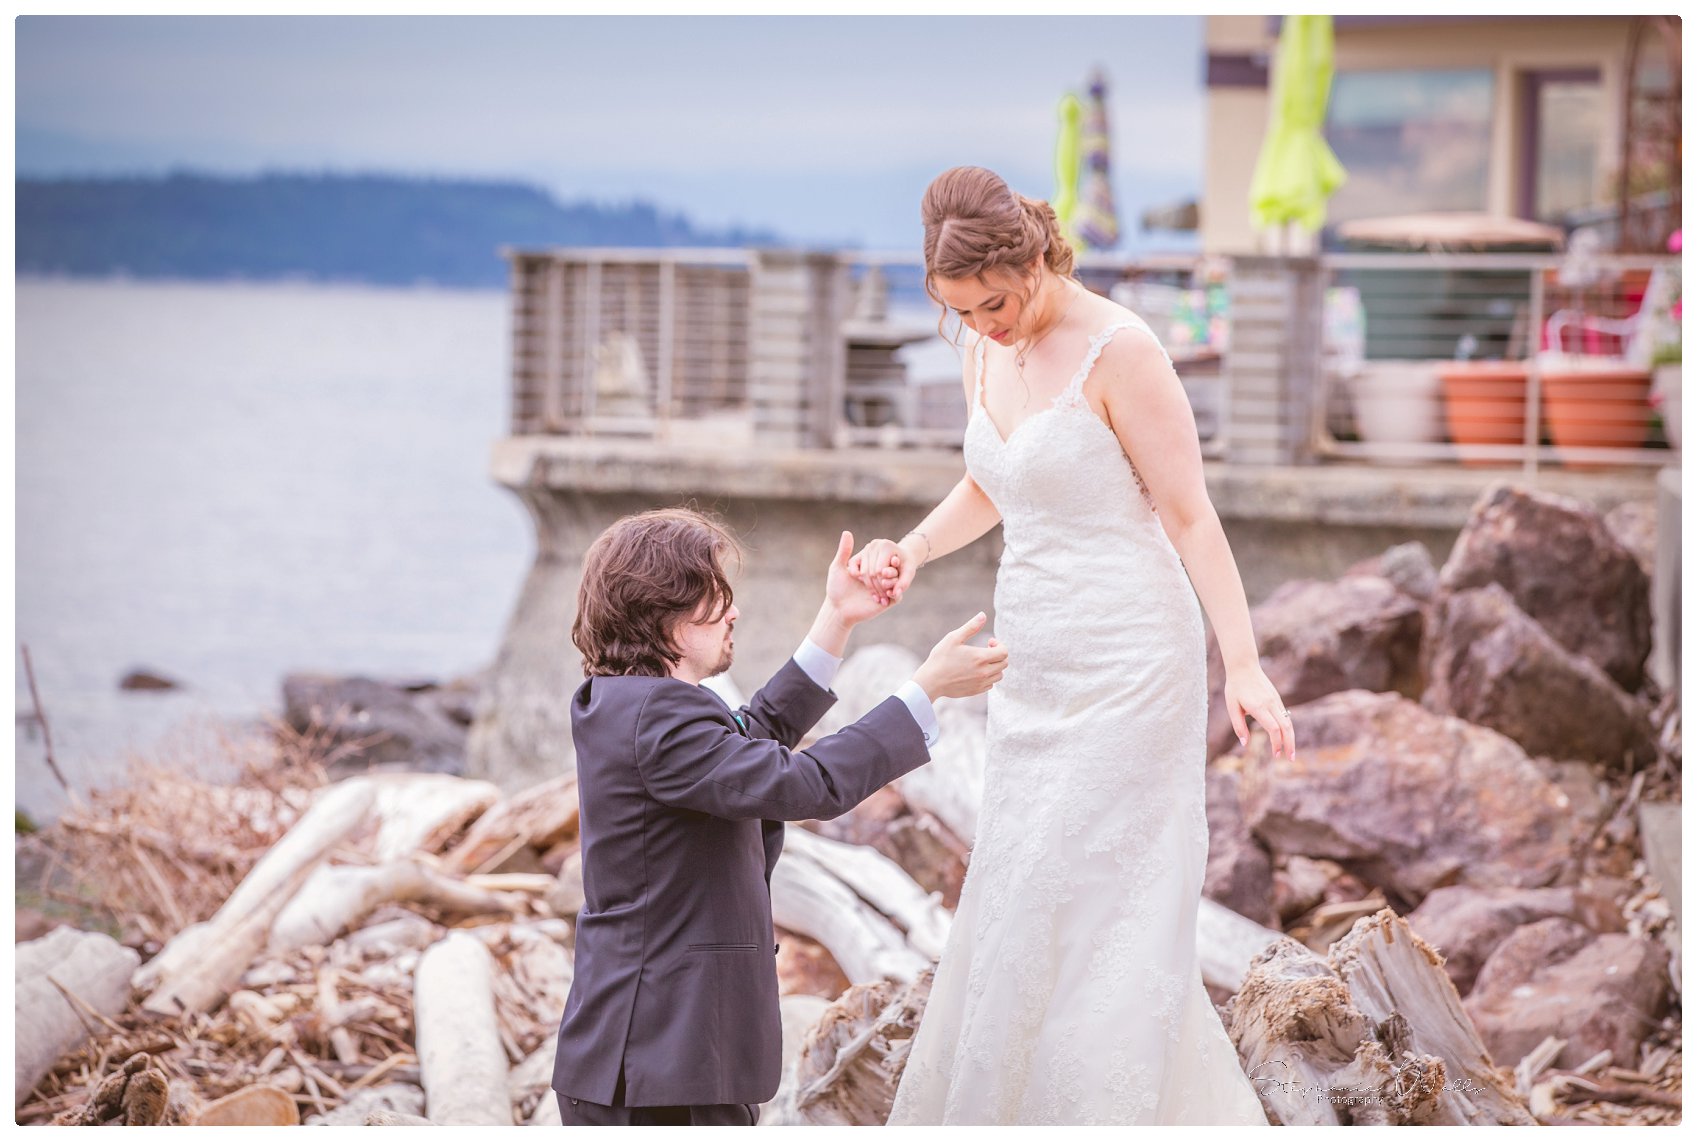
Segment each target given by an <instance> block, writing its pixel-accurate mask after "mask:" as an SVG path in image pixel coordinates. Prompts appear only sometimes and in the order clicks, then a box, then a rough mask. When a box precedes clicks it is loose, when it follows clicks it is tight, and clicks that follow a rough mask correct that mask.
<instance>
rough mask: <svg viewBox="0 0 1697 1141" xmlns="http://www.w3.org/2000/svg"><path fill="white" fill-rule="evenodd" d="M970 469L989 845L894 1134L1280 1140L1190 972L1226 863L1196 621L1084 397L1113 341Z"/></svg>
mask: <svg viewBox="0 0 1697 1141" xmlns="http://www.w3.org/2000/svg"><path fill="white" fill-rule="evenodd" d="M1126 329H1137V330H1139V332H1138V333H1137V334H1134V335H1148V336H1151V337H1152V336H1154V334H1153V333H1151V332H1150V331H1149V329H1148V326H1147V325H1144V324H1143V322H1142V321H1141V320H1138V319H1136V318H1135V317H1133V318H1130V319H1127V320H1121V321H1118V322H1116V323H1115V324H1112V325H1110V326H1109V327H1107V328H1106V329H1103V330H1102V331H1101V332H1100V333H1099V334H1098V335H1097V336H1096V337H1095V338H1094V339H1093V340H1092V341H1091V343H1090V348H1089V351H1088V353H1087V355H1086V356H1085V359H1084V361H1083V363H1082V364H1081V365H1080V367H1079V369H1078V372H1077V373H1076V375H1075V376H1074V377H1073V379H1072V382H1071V384H1070V385H1069V386H1068V387H1067V388H1066V389H1065V390H1064V391H1063V392H1062V393H1061V394H1060V395H1059V396H1058V397H1057V398H1056V399H1055V401H1054V404H1053V406H1052V407H1050V408H1046V409H1044V410H1042V411H1040V412H1038V413H1036V414H1034V415H1032V416H1031V417H1030V418H1029V419H1028V420H1026V421H1025V422H1023V423H1021V424H1020V425H1019V426H1018V427H1017V428H1015V429H1014V431H1013V434H1012V435H1011V437H1010V438H1008V439H1007V440H1003V439H1002V437H1001V435H1000V433H999V432H998V430H997V428H996V426H995V425H994V424H993V423H992V422H991V420H990V417H989V414H988V413H987V412H986V411H985V410H984V406H983V386H984V343H983V341H982V340H980V341H979V343H978V345H977V349H976V353H977V362H978V363H977V369H978V381H977V391H976V393H975V395H974V400H973V408H972V413H971V418H970V420H969V422H968V425H967V429H966V445H965V447H966V463H967V468H968V470H969V471H970V472H971V473H972V477H973V479H975V480H976V481H977V482H978V484H979V486H980V487H982V488H983V489H984V491H985V493H986V494H988V495H989V497H990V499H991V500H992V501H993V502H994V503H995V505H996V507H997V509H998V510H999V511H1000V512H1001V515H1002V535H1003V542H1004V549H1003V553H1002V562H1001V568H1000V571H999V572H998V574H997V578H996V594H995V601H996V621H995V627H996V629H995V633H996V636H997V638H998V639H1000V640H1001V641H1002V642H1003V643H1004V644H1005V645H1006V646H1007V648H1008V669H1007V673H1006V675H1005V676H1004V677H1003V679H1002V681H1001V683H1000V684H999V685H997V686H996V688H994V689H992V690H991V691H990V695H989V751H988V758H987V762H986V771H985V782H984V804H983V808H982V810H981V811H980V813H979V824H978V835H977V837H976V839H975V843H974V845H973V850H972V860H971V864H970V867H969V871H968V873H967V877H966V883H965V885H964V887H963V888H962V891H961V898H960V906H959V908H958V909H957V910H956V912H955V919H954V924H953V928H952V930H951V933H950V936H949V940H948V944H947V947H946V948H945V949H944V951H943V956H942V959H941V962H940V964H939V965H938V968H937V973H936V978H935V980H934V982H933V983H932V987H931V997H930V999H929V1000H928V1002H927V1004H926V1008H925V1013H924V1017H923V1019H922V1021H921V1023H920V1026H919V1031H918V1033H917V1034H916V1035H915V1037H914V1040H913V1044H912V1048H911V1052H910V1053H909V1055H908V1059H907V1065H906V1069H905V1071H904V1073H903V1076H902V1080H901V1085H900V1087H899V1089H898V1090H897V1093H896V1101H895V1106H894V1109H893V1111H892V1113H891V1116H890V1123H891V1124H892V1125H894V1124H938V1123H949V1124H954V1123H1001V1124H1007V1123H1022V1124H1035V1123H1076V1124H1123V1125H1132V1124H1263V1125H1264V1124H1266V1123H1267V1119H1266V1116H1265V1115H1264V1113H1263V1112H1262V1109H1261V1105H1260V1102H1259V1099H1258V1098H1257V1097H1256V1094H1255V1090H1254V1087H1253V1085H1252V1084H1251V1082H1250V1080H1249V1078H1248V1077H1247V1076H1246V1075H1245V1074H1244V1072H1243V1070H1242V1068H1241V1066H1240V1064H1239V1061H1238V1057H1237V1052H1236V1051H1235V1050H1234V1049H1233V1047H1232V1044H1231V1041H1230V1039H1229V1038H1228V1037H1227V1036H1226V1033H1225V1030H1224V1028H1223V1027H1222V1026H1221V1024H1220V1019H1219V1016H1218V1015H1217V1014H1216V1013H1215V1012H1214V1009H1213V1006H1212V1004H1211V1003H1210V1001H1209V998H1208V994H1207V991H1206V990H1205V989H1204V988H1203V985H1202V975H1201V972H1200V969H1199V967H1198V965H1197V960H1196V912H1197V904H1198V900H1199V899H1200V896H1201V893H1202V872H1203V865H1204V863H1205V862H1206V860H1207V854H1208V824H1207V818H1206V816H1205V813H1204V799H1203V784H1204V771H1203V770H1204V765H1205V763H1206V753H1205V744H1204V725H1205V723H1206V718H1207V701H1208V692H1207V685H1206V681H1205V669H1206V665H1205V660H1204V644H1203V626H1202V614H1201V609H1200V607H1199V605H1198V603H1197V600H1196V596H1195V594H1194V593H1193V592H1192V590H1191V586H1190V582H1189V580H1188V578H1187V577H1186V575H1185V572H1184V568H1183V566H1182V565H1181V564H1180V562H1179V558H1178V555H1177V554H1176V553H1175V552H1174V550H1173V548H1172V545H1171V544H1170V543H1169V542H1168V540H1167V536H1166V534H1165V532H1164V531H1162V529H1161V524H1160V522H1159V521H1158V520H1157V518H1156V515H1155V509H1154V505H1153V502H1152V501H1151V500H1150V498H1149V495H1148V492H1147V490H1146V489H1145V488H1144V487H1143V482H1142V479H1141V477H1140V476H1139V475H1138V474H1137V472H1136V470H1135V468H1133V466H1132V464H1131V461H1130V460H1129V459H1128V458H1127V456H1126V454H1125V452H1124V451H1123V450H1122V449H1121V447H1120V444H1119V440H1118V438H1117V437H1116V436H1115V435H1114V433H1113V431H1112V430H1111V429H1109V428H1108V426H1107V425H1106V424H1104V423H1103V422H1102V420H1101V419H1100V418H1099V417H1098V416H1097V415H1096V413H1095V411H1094V410H1092V409H1091V407H1090V406H1089V404H1088V403H1087V402H1086V401H1085V398H1084V395H1083V386H1084V381H1085V378H1086V377H1087V376H1088V375H1089V373H1090V369H1091V366H1092V365H1094V364H1095V362H1096V358H1097V357H1098V356H1099V355H1100V354H1101V351H1102V348H1103V347H1104V346H1105V345H1106V344H1107V343H1108V341H1109V339H1111V338H1112V337H1113V336H1114V335H1115V334H1116V333H1118V332H1121V331H1122V330H1126Z"/></svg>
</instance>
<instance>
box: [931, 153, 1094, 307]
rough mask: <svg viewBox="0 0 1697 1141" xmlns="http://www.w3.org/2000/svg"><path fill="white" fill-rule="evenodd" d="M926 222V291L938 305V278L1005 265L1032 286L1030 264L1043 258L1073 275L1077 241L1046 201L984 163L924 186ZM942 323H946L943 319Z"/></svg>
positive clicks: (945, 174) (979, 274)
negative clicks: (1010, 182) (1073, 243)
mask: <svg viewBox="0 0 1697 1141" xmlns="http://www.w3.org/2000/svg"><path fill="white" fill-rule="evenodd" d="M919 216H920V219H921V220H922V221H923V222H924V223H925V292H926V293H927V294H929V295H930V297H931V300H933V301H935V302H936V303H937V304H938V305H943V308H944V310H945V311H946V310H947V309H948V306H947V305H944V303H943V299H942V298H941V297H939V296H938V295H937V289H936V286H935V285H934V284H933V281H934V279H936V278H939V277H947V278H962V277H975V278H977V279H979V280H980V281H984V282H985V284H989V282H988V281H987V280H986V279H985V276H984V275H985V274H986V273H987V272H989V271H991V270H1003V271H1006V272H1007V273H1010V274H1012V275H1014V276H1015V277H1019V278H1026V279H1027V282H1028V285H1027V288H1026V292H1025V300H1026V301H1030V300H1031V291H1032V289H1034V288H1035V287H1036V282H1035V281H1031V280H1030V279H1029V276H1028V272H1029V271H1028V268H1027V267H1029V266H1030V265H1031V264H1032V263H1033V262H1035V261H1037V260H1038V259H1039V258H1041V259H1042V261H1043V264H1044V265H1046V266H1048V267H1049V269H1050V270H1051V271H1053V272H1054V273H1057V274H1059V275H1060V276H1062V277H1071V276H1072V246H1071V245H1069V244H1068V243H1067V240H1066V237H1065V236H1064V235H1062V233H1061V224H1060V220H1059V219H1058V218H1056V217H1055V211H1054V209H1053V208H1052V207H1050V205H1049V204H1048V203H1047V202H1044V201H1041V200H1040V199H1036V198H1027V197H1025V195H1023V194H1018V193H1015V192H1014V190H1013V189H1012V188H1010V187H1009V186H1008V184H1007V183H1006V182H1004V181H1002V176H1001V175H999V174H997V173H996V172H995V171H992V170H985V169H984V168H983V167H981V166H957V167H954V168H953V169H951V170H945V171H944V172H943V173H942V174H939V175H938V176H937V177H936V178H934V179H932V180H931V185H930V186H928V187H926V188H925V198H924V199H923V201H921V202H920V205H919ZM939 327H941V325H940V324H939Z"/></svg>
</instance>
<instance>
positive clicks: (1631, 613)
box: [1438, 484, 1650, 693]
mask: <svg viewBox="0 0 1697 1141" xmlns="http://www.w3.org/2000/svg"><path fill="white" fill-rule="evenodd" d="M1489 583H1497V584H1498V585H1500V586H1501V587H1502V588H1503V589H1504V590H1506V591H1508V593H1509V595H1510V597H1512V598H1513V599H1514V602H1515V605H1517V606H1518V607H1520V609H1521V610H1523V611H1525V612H1526V613H1527V614H1528V615H1529V616H1531V618H1532V619H1533V620H1534V621H1536V622H1537V623H1538V624H1539V625H1540V626H1542V627H1543V628H1544V629H1545V630H1547V631H1548V632H1549V634H1550V637H1552V638H1554V639H1555V640H1556V642H1557V643H1559V644H1560V645H1562V646H1564V647H1566V648H1567V649H1569V650H1571V651H1573V652H1574V653H1576V654H1579V655H1581V656H1583V657H1585V658H1588V659H1590V660H1591V661H1592V662H1593V663H1595V664H1596V665H1597V666H1598V667H1599V668H1600V669H1601V670H1602V671H1603V672H1604V673H1606V674H1608V675H1609V676H1610V677H1611V678H1613V679H1614V681H1615V682H1616V683H1617V684H1618V685H1619V686H1620V687H1621V688H1622V689H1624V690H1626V691H1627V692H1629V693H1632V692H1636V691H1637V690H1638V688H1639V686H1640V685H1641V684H1642V682H1643V680H1644V662H1645V659H1646V658H1647V657H1648V656H1649V654H1650V578H1649V576H1648V575H1647V574H1645V573H1644V568H1643V567H1642V566H1640V565H1639V562H1638V559H1637V557H1636V556H1634V554H1633V553H1632V551H1630V550H1628V549H1627V547H1626V546H1624V545H1623V544H1622V543H1621V541H1620V540H1619V539H1618V538H1616V537H1615V535H1614V533H1613V532H1612V531H1610V529H1609V527H1608V524H1607V523H1605V522H1604V520H1603V517H1602V516H1601V515H1600V514H1598V512H1597V511H1596V509H1595V508H1593V507H1591V506H1589V505H1587V504H1585V503H1582V502H1580V501H1578V500H1575V499H1569V498H1566V497H1565V496H1560V495H1552V494H1550V493H1548V492H1541V491H1528V490H1524V489H1521V488H1517V487H1512V486H1509V485H1506V484H1502V485H1498V486H1496V487H1494V488H1492V489H1491V490H1489V491H1487V492H1486V493H1485V494H1484V495H1483V496H1481V497H1480V499H1479V501H1478V502H1477V503H1475V504H1474V505H1473V510H1472V511H1471V512H1470V513H1469V515H1468V518H1467V522H1466V524H1465V525H1464V526H1463V527H1462V529H1461V533H1460V535H1458V536H1457V537H1456V541H1455V546H1454V548H1453V549H1452V550H1451V551H1450V557H1449V559H1448V561H1446V562H1445V563H1444V568H1443V570H1442V572H1440V574H1439V575H1438V587H1439V591H1440V593H1451V594H1454V593H1459V592H1461V591H1464V590H1471V589H1474V588H1477V587H1482V586H1485V585H1487V584H1489Z"/></svg>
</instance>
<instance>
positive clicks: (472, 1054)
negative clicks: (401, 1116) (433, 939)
mask: <svg viewBox="0 0 1697 1141" xmlns="http://www.w3.org/2000/svg"><path fill="white" fill-rule="evenodd" d="M494 970H495V964H494V959H493V958H492V957H491V956H490V954H489V949H488V948H487V947H485V946H484V945H483V941H482V940H481V939H479V938H478V937H477V936H475V935H472V934H470V933H469V932H465V931H454V932H451V933H449V935H448V937H447V938H445V939H443V940H442V941H441V942H439V943H437V944H436V945H435V946H433V947H431V948H430V949H429V950H428V951H426V952H425V953H424V955H423V957H422V958H420V959H419V962H418V972H417V975H416V978H415V981H414V984H413V1026H414V1034H415V1036H416V1039H417V1042H418V1064H419V1070H420V1072H421V1074H422V1075H423V1080H424V1097H425V1102H424V1104H425V1114H426V1116H428V1117H429V1118H430V1121H431V1122H432V1124H435V1125H511V1124H512V1123H513V1106H512V1103H511V1102H510V1101H508V1100H507V1051H506V1048H505V1047H504V1046H503V1045H502V1044H501V1035H500V1031H499V1029H498V1028H497V1026H496V1021H495V989H494V980H493V976H494Z"/></svg>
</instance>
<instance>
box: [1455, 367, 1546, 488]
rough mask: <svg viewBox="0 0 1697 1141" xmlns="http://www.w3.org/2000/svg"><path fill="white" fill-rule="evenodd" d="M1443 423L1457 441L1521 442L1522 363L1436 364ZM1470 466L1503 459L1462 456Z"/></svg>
mask: <svg viewBox="0 0 1697 1141" xmlns="http://www.w3.org/2000/svg"><path fill="white" fill-rule="evenodd" d="M1438 379H1439V380H1440V381H1441V382H1442V383H1443V386H1444V422H1445V424H1447V425H1448V427H1449V434H1450V441H1451V442H1452V443H1456V444H1520V443H1524V442H1525V440H1526V362H1524V361H1448V362H1445V363H1444V364H1442V365H1440V366H1439V370H1438ZM1461 462H1462V463H1464V464H1467V465H1468V466H1469V467H1489V466H1491V465H1492V464H1500V463H1505V462H1512V461H1504V460H1480V459H1463V460H1462V461H1461Z"/></svg>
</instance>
